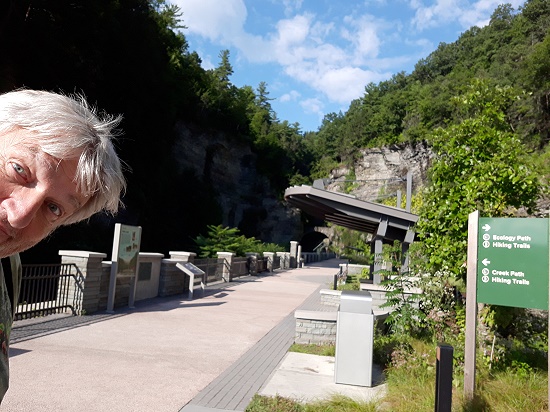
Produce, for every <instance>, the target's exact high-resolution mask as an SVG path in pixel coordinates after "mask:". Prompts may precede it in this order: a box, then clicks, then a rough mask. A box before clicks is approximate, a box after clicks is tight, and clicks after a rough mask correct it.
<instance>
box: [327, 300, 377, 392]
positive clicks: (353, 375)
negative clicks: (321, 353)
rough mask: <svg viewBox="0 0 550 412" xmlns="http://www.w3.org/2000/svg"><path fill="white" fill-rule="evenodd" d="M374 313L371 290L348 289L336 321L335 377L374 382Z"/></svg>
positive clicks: (352, 382)
mask: <svg viewBox="0 0 550 412" xmlns="http://www.w3.org/2000/svg"><path fill="white" fill-rule="evenodd" d="M373 339H374V315H373V313H372V296H371V294H370V292H368V291H362V290H361V291H359V290H344V291H342V295H341V298H340V307H339V309H338V317H337V323H336V360H335V365H334V381H335V382H336V383H342V384H347V385H357V386H372V346H373Z"/></svg>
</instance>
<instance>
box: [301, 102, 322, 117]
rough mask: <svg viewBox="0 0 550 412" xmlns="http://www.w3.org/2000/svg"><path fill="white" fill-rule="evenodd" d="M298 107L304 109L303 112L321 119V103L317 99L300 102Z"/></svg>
mask: <svg viewBox="0 0 550 412" xmlns="http://www.w3.org/2000/svg"><path fill="white" fill-rule="evenodd" d="M300 106H301V107H302V109H304V112H305V113H307V114H316V115H318V116H319V117H321V118H322V117H323V116H324V113H323V108H324V105H323V102H321V100H319V99H317V98H311V99H305V100H303V101H301V102H300Z"/></svg>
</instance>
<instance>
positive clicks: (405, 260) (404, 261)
mask: <svg viewBox="0 0 550 412" xmlns="http://www.w3.org/2000/svg"><path fill="white" fill-rule="evenodd" d="M414 236H415V232H414V231H413V230H411V229H409V230H407V234H406V235H405V240H404V241H403V243H401V273H405V272H408V271H409V246H410V245H411V243H412V242H413V241H414Z"/></svg>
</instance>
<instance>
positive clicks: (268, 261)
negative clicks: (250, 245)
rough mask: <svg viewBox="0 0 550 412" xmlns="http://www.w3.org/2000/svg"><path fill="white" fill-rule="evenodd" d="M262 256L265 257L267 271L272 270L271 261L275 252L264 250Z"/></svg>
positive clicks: (272, 261)
mask: <svg viewBox="0 0 550 412" xmlns="http://www.w3.org/2000/svg"><path fill="white" fill-rule="evenodd" d="M264 256H265V257H266V258H267V270H268V271H269V272H273V269H274V267H273V263H274V259H275V253H274V252H264Z"/></svg>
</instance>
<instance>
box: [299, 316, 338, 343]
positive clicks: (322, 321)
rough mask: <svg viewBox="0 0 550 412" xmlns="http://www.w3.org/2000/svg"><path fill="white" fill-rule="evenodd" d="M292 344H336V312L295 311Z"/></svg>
mask: <svg viewBox="0 0 550 412" xmlns="http://www.w3.org/2000/svg"><path fill="white" fill-rule="evenodd" d="M294 317H295V318H296V334H295V337H294V343H300V344H316V345H325V344H329V345H334V344H336V317H337V313H336V312H317V311H309V310H297V311H296V312H294Z"/></svg>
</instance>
